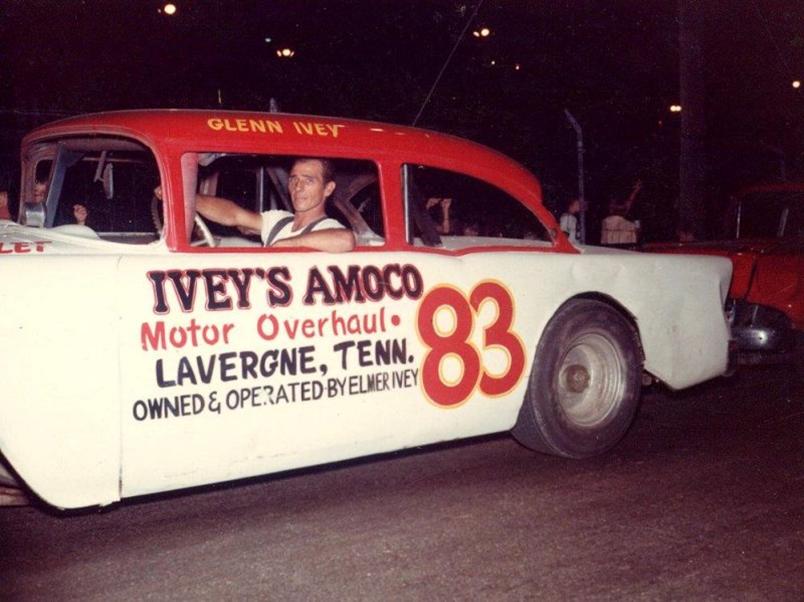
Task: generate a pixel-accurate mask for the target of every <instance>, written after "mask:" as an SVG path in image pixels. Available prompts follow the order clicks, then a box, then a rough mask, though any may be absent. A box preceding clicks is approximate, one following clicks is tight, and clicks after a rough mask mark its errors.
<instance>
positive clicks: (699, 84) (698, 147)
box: [678, 0, 706, 238]
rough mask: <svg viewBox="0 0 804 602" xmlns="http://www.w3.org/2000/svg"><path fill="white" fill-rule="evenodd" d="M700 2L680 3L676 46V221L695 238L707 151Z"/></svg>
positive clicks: (700, 218) (684, 0) (699, 225)
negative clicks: (678, 96) (678, 113)
mask: <svg viewBox="0 0 804 602" xmlns="http://www.w3.org/2000/svg"><path fill="white" fill-rule="evenodd" d="M703 5H704V2H702V0H679V3H678V17H679V18H678V26H679V32H678V46H679V75H680V77H679V89H680V93H681V99H680V100H681V144H680V148H679V180H680V185H679V195H680V196H679V207H678V208H679V219H680V220H681V223H682V224H683V225H685V227H691V228H692V230H693V233H694V234H695V238H702V237H704V235H705V234H706V233H705V232H704V195H705V191H704V183H705V179H706V152H705V148H704V134H705V132H706V120H705V116H704V102H705V98H704V74H703V42H702V37H703V23H704V16H703V11H704V6H703Z"/></svg>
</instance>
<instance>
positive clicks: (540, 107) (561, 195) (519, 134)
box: [0, 0, 804, 235]
mask: <svg viewBox="0 0 804 602" xmlns="http://www.w3.org/2000/svg"><path fill="white" fill-rule="evenodd" d="M174 3H175V4H176V6H177V9H178V10H177V13H176V14H175V15H173V16H167V15H165V14H164V12H162V11H161V10H160V9H161V8H162V7H163V5H164V2H157V1H152V0H127V1H119V0H105V1H96V0H86V1H83V2H82V1H77V0H74V1H61V2H56V1H55V0H51V1H31V0H26V1H22V0H11V1H9V2H5V3H4V7H3V8H2V9H0V11H2V14H3V20H2V25H1V26H0V27H2V31H0V34H1V35H2V38H1V39H2V40H3V43H2V63H0V86H1V87H0V126H1V127H2V136H0V152H1V153H2V154H1V155H0V158H2V160H3V161H4V169H5V170H6V171H8V170H9V168H8V165H12V166H13V169H14V170H16V169H17V167H16V166H14V165H13V164H14V162H15V161H16V160H17V155H18V152H19V151H18V142H19V138H20V137H21V135H22V134H23V133H24V132H25V131H26V130H28V129H30V128H31V127H34V126H35V125H38V124H40V123H44V122H47V121H51V120H53V119H57V118H59V117H61V116H66V115H72V114H76V113H84V112H89V111H98V110H109V109H122V108H142V107H180V108H182V107H187V108H190V107H193V108H215V107H222V108H226V109H252V110H255V109H256V110H268V107H269V102H270V99H272V98H273V99H275V100H276V101H277V102H278V104H279V107H280V109H281V110H283V111H287V112H296V113H313V114H325V115H337V116H343V117H356V118H368V119H376V120H381V121H389V122H394V123H402V124H411V123H412V122H413V120H414V118H415V116H416V115H417V113H418V112H419V111H420V109H421V108H422V104H423V102H424V100H425V98H426V97H427V94H428V91H429V90H430V87H431V85H432V84H433V82H434V80H435V78H436V76H437V75H438V73H439V71H440V70H441V68H442V66H443V65H444V61H445V60H446V58H447V56H448V55H449V53H450V51H451V50H452V48H453V46H454V45H455V42H456V41H457V40H458V38H459V36H460V34H461V32H462V31H463V29H464V26H465V25H466V23H467V20H468V19H469V18H470V16H471V15H472V14H473V12H474V10H475V8H476V7H477V5H478V3H477V1H476V0H475V1H472V2H454V1H432V0H431V1H426V0H407V1H402V0H399V1H395V2H391V1H385V0H375V1H371V2H369V1H365V2H344V1H330V2H320V1H317V0H305V1H303V2H302V1H296V2H291V1H289V0H275V1H258V0H251V1H242V2H222V1H213V0H206V1H203V2H202V1H200V0H174ZM702 4H703V5H705V6H704V9H703V11H702V15H703V19H704V28H703V32H704V33H703V36H702V37H703V39H702V44H703V48H704V52H703V72H702V76H703V78H704V82H705V86H706V106H705V119H706V128H707V130H706V131H707V136H706V140H705V143H706V150H707V188H708V190H709V195H710V197H711V198H712V199H713V200H712V201H711V202H712V205H713V206H716V204H717V202H718V200H719V199H722V198H723V196H724V195H725V193H726V192H728V191H729V190H732V189H733V188H735V187H737V186H739V185H742V184H744V183H746V182H750V181H757V180H778V179H779V177H780V171H781V165H782V161H781V158H782V157H783V158H784V167H785V169H786V175H787V177H788V178H789V179H792V178H796V177H799V178H801V177H804V173H802V172H804V144H802V142H803V141H804V89H801V88H799V89H794V88H793V86H792V82H793V80H795V79H802V80H804V34H802V29H803V28H802V26H804V2H799V1H796V0H728V1H726V0H720V1H718V0H712V1H707V2H703V3H702ZM481 27H488V28H489V29H490V31H491V35H489V36H488V37H485V38H482V37H481V38H478V37H474V36H473V35H472V32H473V31H475V30H479V29H480V28H481ZM267 38H269V39H270V41H266V39H267ZM678 39H679V27H678V4H677V2H675V1H657V0H642V1H638V0H629V1H622V0H621V1H616V0H613V1H612V0H609V1H607V0H564V1H561V0H558V1H550V2H536V1H533V0H531V1H519V0H485V1H484V2H483V3H482V5H481V7H480V10H479V12H478V14H477V17H476V18H475V20H474V21H472V23H471V25H470V27H469V29H468V31H467V33H466V36H465V37H464V38H463V39H462V40H461V42H460V44H459V45H458V47H457V50H456V52H455V54H454V56H453V57H452V59H451V61H450V63H449V65H448V66H447V68H446V70H445V71H444V75H443V78H442V79H441V81H440V83H439V86H438V87H437V88H436V90H435V93H434V94H433V97H432V99H431V101H430V102H429V103H428V104H427V106H426V107H425V109H424V111H423V113H422V116H421V118H420V119H419V122H418V125H420V126H422V127H427V128H432V129H436V130H439V131H445V132H449V133H453V134H457V135H460V136H464V137H468V138H471V139H473V140H476V141H479V142H482V143H485V144H488V145H490V146H492V147H494V148H496V149H498V150H501V151H502V152H504V153H506V154H508V155H510V156H512V157H514V158H515V159H517V160H519V161H520V162H522V163H523V164H525V165H526V166H528V167H529V168H530V169H532V170H533V171H534V172H535V173H536V174H537V175H539V176H540V178H541V179H542V181H543V183H544V186H545V190H546V196H547V202H548V205H549V206H551V208H553V209H557V208H558V206H559V205H560V204H562V203H563V202H564V201H565V200H566V198H567V197H568V196H570V195H572V194H574V192H575V188H576V186H577V181H576V180H577V174H576V171H575V170H576V159H575V157H576V155H575V135H574V132H573V130H572V129H571V128H570V127H569V125H568V123H567V121H566V119H565V116H564V109H568V110H569V111H571V112H572V114H573V115H574V116H575V117H576V118H577V119H578V121H579V122H580V123H581V125H582V126H583V128H584V137H585V142H586V145H587V153H586V156H585V161H586V166H587V178H586V181H587V192H588V199H589V201H590V206H591V210H592V211H593V212H594V210H595V208H596V207H598V208H599V207H602V206H603V205H604V204H605V202H606V200H607V199H608V198H609V196H610V195H615V196H625V195H627V194H628V191H629V189H630V187H631V184H632V183H633V181H634V180H636V179H637V178H641V179H643V181H644V182H645V189H644V193H643V195H644V197H645V200H644V201H643V204H644V207H645V213H646V217H649V218H653V221H655V222H659V221H662V220H664V219H665V217H666V216H667V215H670V214H671V213H672V210H673V206H674V204H675V202H676V198H677V196H678V146H679V134H680V127H679V123H680V117H679V115H678V114H673V113H670V112H669V106H670V105H671V104H673V103H676V102H678V101H679V83H678V82H679V48H678V44H679V42H678ZM286 47H287V48H291V49H293V51H294V53H295V54H294V56H293V57H292V58H279V57H277V55H276V52H277V50H278V49H281V48H286ZM16 177H17V176H16V175H14V176H13V178H16ZM13 178H12V179H13ZM656 233H657V235H660V234H662V233H661V232H659V231H658V230H656Z"/></svg>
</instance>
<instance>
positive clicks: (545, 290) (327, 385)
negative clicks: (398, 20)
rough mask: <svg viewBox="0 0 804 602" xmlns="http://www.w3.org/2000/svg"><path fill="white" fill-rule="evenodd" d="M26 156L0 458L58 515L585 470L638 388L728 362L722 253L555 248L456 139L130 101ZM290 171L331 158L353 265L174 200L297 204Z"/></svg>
mask: <svg viewBox="0 0 804 602" xmlns="http://www.w3.org/2000/svg"><path fill="white" fill-rule="evenodd" d="M21 152H22V182H21V202H20V213H19V215H18V216H17V219H16V221H3V222H0V271H1V273H2V276H3V279H4V281H5V283H6V284H5V286H4V287H3V289H2V292H0V295H1V298H2V307H3V312H2V320H1V321H0V325H1V326H0V331H1V332H2V337H3V341H4V345H3V349H2V364H3V366H4V368H5V372H4V373H5V374H6V379H5V383H4V395H3V399H2V401H0V453H1V454H2V464H3V465H4V472H5V474H6V476H7V477H10V478H12V479H13V480H14V481H15V482H16V483H17V484H18V485H19V486H21V487H23V488H24V491H26V492H28V493H30V494H32V495H35V496H38V497H39V498H41V499H42V500H44V501H45V502H46V503H48V504H51V505H52V506H55V507H57V508H80V507H87V506H93V505H107V504H111V503H114V502H117V501H118V500H120V499H122V498H127V497H132V496H140V495H145V494H152V493H156V492H162V491H168V490H175V489H180V488H186V487H193V486H198V485H204V484H209V483H217V482H222V481H229V480H236V479H241V478H245V477H252V476H255V475H263V474H269V473H275V472H279V471H286V470H289V469H295V468H299V467H306V466H313V465H318V464H325V463H329V462H334V461H339V460H344V459H347V458H354V457H359V456H367V455H371V454H378V453H383V452H389V451H393V450H399V449H404V448H408V447H412V446H420V445H426V444H431V443H434V442H442V441H448V440H455V439H460V438H465V437H472V436H477V435H483V434H489V433H496V432H504V431H512V432H513V435H514V436H515V437H516V439H517V440H518V441H520V442H521V443H522V444H524V445H526V446H528V447H530V448H532V449H534V450H538V451H540V452H545V453H548V454H555V455H559V456H565V457H570V458H584V457H589V456H593V455H596V454H601V453H604V452H606V451H607V450H609V449H610V448H612V447H613V446H614V445H615V444H616V443H617V442H618V441H619V440H620V439H621V438H622V437H623V436H624V434H625V433H626V431H627V429H628V428H629V426H630V425H631V423H632V421H633V419H634V416H635V413H636V411H637V408H638V404H639V400H640V395H641V388H642V383H643V379H644V380H645V381H651V380H652V381H661V382H663V383H664V384H665V385H666V386H668V387H671V388H673V389H679V388H683V387H688V386H691V385H694V384H696V383H699V382H702V381H704V380H707V379H711V378H713V377H717V376H719V375H721V374H723V373H724V372H725V371H726V369H727V363H728V344H729V325H728V322H727V319H726V315H725V313H724V299H725V296H726V291H727V290H728V287H729V281H730V276H731V263H730V262H729V261H728V260H727V259H725V258H718V257H683V256H670V255H658V254H641V253H635V252H629V251H622V250H617V249H603V248H595V247H591V246H590V247H585V246H574V245H572V244H570V243H569V242H568V240H567V239H566V237H565V235H564V234H563V233H562V232H561V231H560V230H559V228H558V226H557V224H556V222H555V220H554V218H553V217H552V215H551V214H550V213H549V212H548V211H547V210H546V209H545V207H544V205H543V204H542V192H541V187H540V184H539V180H538V179H537V178H536V177H535V176H534V175H532V174H531V173H530V172H528V171H527V170H526V169H525V168H523V167H522V166H520V165H519V164H517V163H516V162H514V161H512V160H511V159H509V158H507V157H505V156H503V155H501V154H499V153H497V152H495V151H493V150H490V149H488V148H486V147H483V146H481V145H478V144H475V143H472V142H469V141H467V140H463V139H459V138H456V137H453V136H448V135H443V134H439V133H435V132H432V131H425V130H420V129H414V128H409V127H402V126H398V125H392V124H384V123H375V122H363V121H356V120H349V119H337V118H325V117H317V116H306V115H292V114H278V113H248V112H225V111H177V110H142V111H128V112H111V113H102V114H94V115H87V116H79V117H74V118H69V119H66V120H62V121H59V122H56V123H53V124H50V125H47V126H44V127H41V128H39V129H36V130H35V131H33V132H31V133H30V134H29V135H28V136H27V137H26V138H25V139H24V140H23V145H22V151H21ZM300 159H302V160H305V161H308V162H310V161H312V162H316V161H318V162H319V163H321V165H323V164H324V162H325V161H326V162H327V163H328V164H331V165H332V166H334V170H335V172H334V173H333V174H331V175H328V176H327V178H328V179H330V180H331V181H332V182H333V183H334V184H333V186H332V187H330V190H334V192H332V193H331V195H330V196H329V197H328V200H327V201H326V203H327V214H328V216H329V217H330V218H332V219H334V220H337V222H339V226H343V227H345V228H349V229H351V231H352V233H353V235H354V241H355V245H356V246H355V248H354V250H352V251H351V252H345V253H335V252H328V251H321V250H314V249H310V248H303V247H301V248H280V247H278V246H271V245H266V244H265V243H266V240H265V238H264V236H263V234H264V233H260V232H258V231H255V229H253V228H251V229H249V228H243V227H236V226H233V225H232V224H226V223H216V222H214V221H213V220H210V219H204V218H203V217H202V215H201V212H200V211H197V210H196V208H197V207H199V208H200V207H201V205H202V202H201V199H202V198H210V197H214V198H217V199H224V200H225V201H226V202H227V203H230V204H234V205H236V206H237V207H238V208H240V209H242V210H243V211H246V212H250V213H249V215H252V216H253V215H254V214H257V215H259V216H263V218H261V219H267V218H265V217H264V216H265V215H267V214H268V213H270V212H271V211H278V210H286V211H288V212H289V213H291V214H292V212H293V211H294V209H298V208H297V207H294V206H293V198H291V195H289V194H288V184H289V174H290V172H291V170H292V168H293V166H294V165H296V162H297V161H299V160H300ZM322 173H323V167H322ZM204 202H206V201H204Z"/></svg>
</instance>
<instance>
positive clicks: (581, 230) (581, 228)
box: [564, 109, 586, 245]
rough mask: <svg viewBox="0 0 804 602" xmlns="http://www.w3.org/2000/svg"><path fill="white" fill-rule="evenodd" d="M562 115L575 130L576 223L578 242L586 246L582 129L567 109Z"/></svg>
mask: <svg viewBox="0 0 804 602" xmlns="http://www.w3.org/2000/svg"><path fill="white" fill-rule="evenodd" d="M564 115H566V116H567V121H569V122H570V125H571V126H572V129H574V130H575V140H576V142H575V148H576V150H577V152H578V200H579V201H581V213H580V216H581V219H580V221H579V223H578V240H580V241H581V244H584V245H585V244H586V199H585V198H584V172H583V153H584V149H583V128H581V124H580V123H578V121H577V120H576V119H575V117H573V116H572V113H570V112H569V110H568V109H564Z"/></svg>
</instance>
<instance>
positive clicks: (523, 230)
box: [402, 164, 551, 250]
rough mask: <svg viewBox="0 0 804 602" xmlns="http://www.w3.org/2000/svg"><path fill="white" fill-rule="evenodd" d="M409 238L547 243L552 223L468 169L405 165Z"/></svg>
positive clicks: (468, 243)
mask: <svg viewBox="0 0 804 602" xmlns="http://www.w3.org/2000/svg"><path fill="white" fill-rule="evenodd" d="M402 181H403V195H404V198H405V207H406V224H407V233H408V234H407V239H408V242H409V243H412V244H413V245H414V246H440V247H443V248H446V249H451V250H456V249H463V248H467V247H476V246H492V245H513V246H541V244H540V241H541V242H547V243H550V242H551V238H550V236H549V234H548V232H547V229H546V228H545V227H544V225H543V224H542V223H541V222H540V221H539V219H538V218H537V217H536V216H535V215H534V214H533V213H532V212H531V211H530V210H529V209H528V208H527V207H525V206H524V205H523V204H522V203H521V202H520V201H519V200H517V199H516V198H514V197H512V196H511V195H509V194H508V193H506V192H504V191H503V190H500V189H499V188H497V187H495V186H493V185H491V184H489V183H487V182H484V181H482V180H479V179H477V178H473V177H471V176H468V175H466V174H462V173H457V172H452V171H447V170H443V169H436V168H432V167H425V166H423V165H412V164H407V165H404V166H403V174H402Z"/></svg>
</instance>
